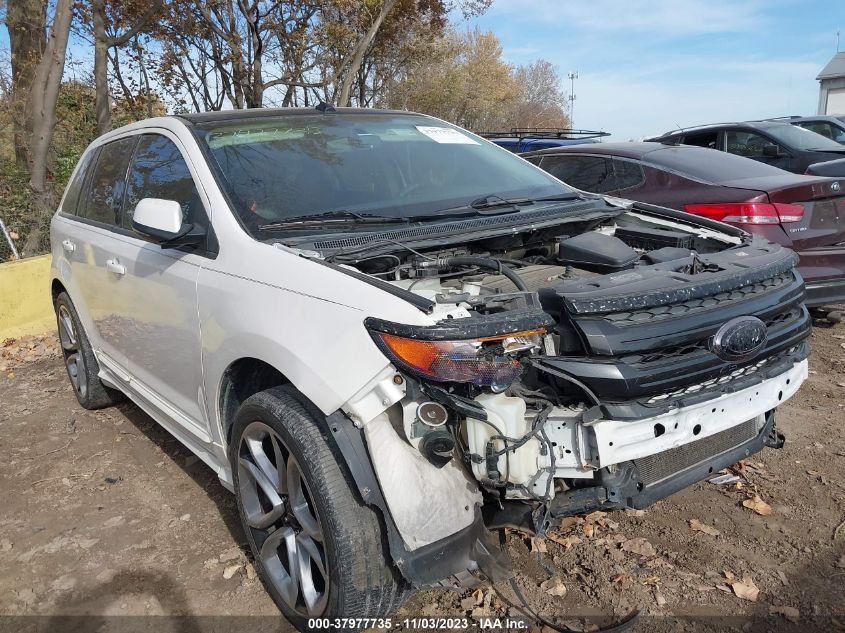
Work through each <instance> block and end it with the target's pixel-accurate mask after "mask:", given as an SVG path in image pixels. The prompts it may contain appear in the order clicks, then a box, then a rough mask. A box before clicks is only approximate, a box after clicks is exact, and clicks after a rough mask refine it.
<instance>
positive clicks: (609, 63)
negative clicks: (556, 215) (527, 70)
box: [457, 0, 845, 140]
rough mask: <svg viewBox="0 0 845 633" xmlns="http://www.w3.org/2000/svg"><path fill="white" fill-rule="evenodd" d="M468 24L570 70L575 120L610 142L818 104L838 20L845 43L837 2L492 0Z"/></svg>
mask: <svg viewBox="0 0 845 633" xmlns="http://www.w3.org/2000/svg"><path fill="white" fill-rule="evenodd" d="M476 25H477V26H478V27H480V28H481V29H483V30H489V31H493V32H494V33H495V34H496V35H497V36H498V37H499V39H500V40H501V42H502V45H503V47H504V54H505V57H506V59H507V61H508V62H510V63H513V64H524V63H528V62H530V61H532V60H534V59H537V58H543V59H547V60H549V61H550V62H552V63H554V64H555V65H556V66H557V68H558V70H559V72H560V75H561V76H562V77H563V78H564V79H565V77H566V73H567V71H570V70H577V71H578V72H579V75H580V78H579V79H578V80H576V82H575V94H576V96H577V98H576V101H575V126H576V127H579V128H589V129H603V130H607V131H609V132H611V133H612V134H613V137H612V138H613V139H615V140H627V139H630V138H634V139H639V138H641V137H643V136H648V135H651V134H657V133H660V132H665V131H666V130H669V129H671V128H675V127H678V126H689V125H695V124H702V123H710V122H717V121H729V120H743V119H752V118H762V117H770V116H782V115H788V114H815V112H816V107H817V99H818V82H817V81H816V80H815V77H816V75H817V74H818V72H819V71H820V70H821V69H822V67H823V66H824V65H825V64H826V63H827V62H828V61H829V60H830V58H831V57H832V56H833V55H834V53H835V52H836V31H837V29H838V28H840V27H841V28H842V50H845V4H843V3H842V1H841V0H813V1H808V0H706V1H703V0H589V1H583V0H494V3H493V6H492V8H491V9H490V10H489V11H488V12H487V13H486V14H485V15H483V16H482V17H480V18H475V19H472V20H469V21H466V22H461V23H459V24H458V25H457V26H458V28H467V27H469V28H472V27H473V26H476ZM565 88H566V91H567V92H569V82H568V80H565Z"/></svg>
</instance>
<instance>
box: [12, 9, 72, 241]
mask: <svg viewBox="0 0 845 633" xmlns="http://www.w3.org/2000/svg"><path fill="white" fill-rule="evenodd" d="M72 17H73V0H56V10H55V17H54V18H53V26H52V28H51V29H50V36H49V38H48V39H47V45H46V47H45V49H44V54H43V55H42V56H41V59H40V61H39V62H38V65H37V66H36V69H35V75H34V77H33V80H32V87H31V89H30V91H29V103H28V109H29V112H30V113H31V116H32V129H31V133H30V135H29V139H28V140H29V185H30V188H31V189H32V207H33V208H32V215H33V217H32V219H31V223H30V230H29V234H28V235H27V238H26V241H25V242H24V246H23V253H22V254H23V256H24V257H26V256H28V255H33V254H35V253H37V252H38V249H39V245H40V244H41V238H42V234H43V230H44V225H45V223H46V220H47V218H48V217H49V216H50V214H51V213H52V212H53V206H52V205H53V195H52V193H53V192H52V191H51V190H50V189H49V187H48V181H47V161H48V158H49V153H50V145H51V143H52V141H53V131H54V130H55V128H56V101H57V100H58V98H59V88H60V87H61V82H62V74H63V73H64V69H65V55H66V53H67V42H68V35H69V33H70V23H71V19H72Z"/></svg>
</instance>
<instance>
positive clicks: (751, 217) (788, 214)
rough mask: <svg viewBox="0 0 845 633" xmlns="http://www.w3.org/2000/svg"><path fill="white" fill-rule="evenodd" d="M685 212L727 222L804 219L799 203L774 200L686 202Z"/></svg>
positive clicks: (796, 220) (776, 222)
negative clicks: (771, 201) (713, 202)
mask: <svg viewBox="0 0 845 633" xmlns="http://www.w3.org/2000/svg"><path fill="white" fill-rule="evenodd" d="M684 209H685V210H686V211H687V213H694V214H695V215H701V216H704V217H705V218H710V219H711V220H719V221H720V222H728V223H729V224H787V223H789V222H800V221H801V220H803V219H804V207H803V206H801V205H800V204H784V203H782V202H776V203H775V204H769V203H767V202H725V203H720V204H687V205H684Z"/></svg>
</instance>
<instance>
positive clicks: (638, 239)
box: [615, 226, 694, 251]
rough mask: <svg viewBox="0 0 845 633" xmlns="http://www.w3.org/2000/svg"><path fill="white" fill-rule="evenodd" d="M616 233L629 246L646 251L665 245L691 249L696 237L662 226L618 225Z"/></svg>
mask: <svg viewBox="0 0 845 633" xmlns="http://www.w3.org/2000/svg"><path fill="white" fill-rule="evenodd" d="M615 235H616V237H618V238H619V239H620V240H622V241H623V242H625V243H626V244H628V245H629V246H633V247H634V248H641V249H643V250H645V251H654V250H657V249H658V248H663V247H664V246H673V247H675V248H689V249H691V248H693V239H694V238H693V236H692V235H690V234H689V233H684V232H683V231H673V230H672V229H664V228H660V227H642V228H639V227H633V226H625V227H618V228H617V229H616V232H615Z"/></svg>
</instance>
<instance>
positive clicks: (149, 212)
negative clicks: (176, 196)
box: [132, 198, 205, 248]
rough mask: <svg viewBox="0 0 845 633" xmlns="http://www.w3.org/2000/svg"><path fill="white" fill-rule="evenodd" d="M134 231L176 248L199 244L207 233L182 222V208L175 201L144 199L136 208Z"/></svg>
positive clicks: (133, 217) (133, 221) (133, 218)
mask: <svg viewBox="0 0 845 633" xmlns="http://www.w3.org/2000/svg"><path fill="white" fill-rule="evenodd" d="M132 229H133V230H134V231H135V232H136V233H140V234H141V235H143V236H145V237H148V238H150V239H151V240H152V241H153V242H155V243H157V244H160V245H161V246H167V247H171V248H172V247H175V246H186V245H190V244H197V243H199V242H201V241H202V240H203V238H205V231H204V230H203V229H202V228H201V227H196V226H194V225H193V224H191V223H186V222H182V206H181V205H180V204H179V203H178V202H176V201H175V200H162V199H161V198H144V199H142V200H141V201H139V202H138V204H137V205H136V206H135V213H134V214H133V216H132Z"/></svg>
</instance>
